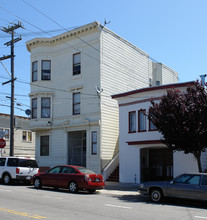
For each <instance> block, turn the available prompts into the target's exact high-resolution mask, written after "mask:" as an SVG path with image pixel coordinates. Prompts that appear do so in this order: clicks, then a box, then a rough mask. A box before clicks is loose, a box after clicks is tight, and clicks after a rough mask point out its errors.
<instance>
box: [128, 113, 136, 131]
mask: <svg viewBox="0 0 207 220" xmlns="http://www.w3.org/2000/svg"><path fill="white" fill-rule="evenodd" d="M132 113H134V115H135V119H134V122H135V129H134V130H133V131H131V130H130V128H131V126H130V122H131V120H130V118H131V117H130V115H131V114H132ZM136 127H137V126H136V111H130V112H129V113H128V133H130V134H131V133H136Z"/></svg>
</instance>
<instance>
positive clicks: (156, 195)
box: [150, 189, 163, 202]
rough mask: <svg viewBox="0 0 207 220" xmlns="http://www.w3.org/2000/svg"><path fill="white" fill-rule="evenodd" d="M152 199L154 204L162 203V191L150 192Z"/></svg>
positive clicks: (154, 190)
mask: <svg viewBox="0 0 207 220" xmlns="http://www.w3.org/2000/svg"><path fill="white" fill-rule="evenodd" d="M150 198H151V200H152V201H153V202H160V201H161V200H162V198H163V194H162V191H161V190H160V189H152V190H151V192H150Z"/></svg>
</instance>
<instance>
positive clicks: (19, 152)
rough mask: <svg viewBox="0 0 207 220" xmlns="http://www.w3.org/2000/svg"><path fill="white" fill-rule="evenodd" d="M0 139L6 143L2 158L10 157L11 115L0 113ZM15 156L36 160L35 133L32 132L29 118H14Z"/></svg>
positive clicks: (2, 150)
mask: <svg viewBox="0 0 207 220" xmlns="http://www.w3.org/2000/svg"><path fill="white" fill-rule="evenodd" d="M0 137H1V138H4V139H5V141H6V147H5V148H3V149H1V152H0V154H1V155H2V156H9V155H10V115H8V114H3V113H0ZM14 156H25V157H31V158H35V133H34V132H32V131H31V130H30V122H29V118H26V117H22V116H16V115H15V116H14Z"/></svg>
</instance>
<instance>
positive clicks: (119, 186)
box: [105, 181, 138, 192]
mask: <svg viewBox="0 0 207 220" xmlns="http://www.w3.org/2000/svg"><path fill="white" fill-rule="evenodd" d="M105 184H106V186H105V190H118V191H133V192H137V187H138V183H119V182H109V181H106V182H105Z"/></svg>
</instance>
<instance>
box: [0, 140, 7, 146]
mask: <svg viewBox="0 0 207 220" xmlns="http://www.w3.org/2000/svg"><path fill="white" fill-rule="evenodd" d="M5 146H6V141H5V140H4V139H3V138H0V148H4V147H5Z"/></svg>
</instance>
